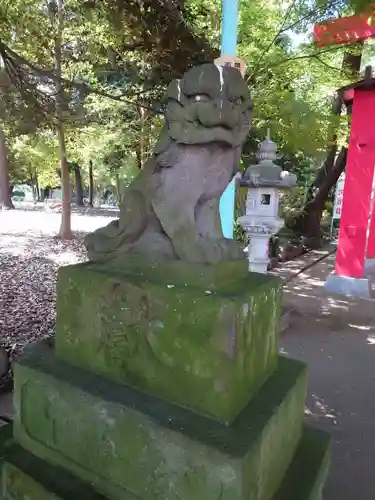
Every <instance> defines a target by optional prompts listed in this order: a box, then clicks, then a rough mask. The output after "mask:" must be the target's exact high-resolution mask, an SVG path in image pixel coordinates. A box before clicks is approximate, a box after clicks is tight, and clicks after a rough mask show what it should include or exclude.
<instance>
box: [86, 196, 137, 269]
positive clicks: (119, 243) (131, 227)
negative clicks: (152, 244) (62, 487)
mask: <svg viewBox="0 0 375 500" xmlns="http://www.w3.org/2000/svg"><path fill="white" fill-rule="evenodd" d="M146 227H147V214H146V206H145V200H144V198H143V196H142V194H141V193H139V192H138V191H129V192H128V193H126V195H125V197H124V199H123V201H122V203H121V208H120V218H119V219H117V220H115V221H112V222H111V223H110V224H108V226H105V227H102V228H99V229H97V230H96V231H94V232H93V233H90V234H88V235H87V236H86V238H85V240H84V244H85V246H86V249H87V255H88V257H89V259H90V260H91V261H96V262H97V261H101V262H103V261H106V260H109V259H111V258H112V256H113V255H114V254H115V253H118V252H119V250H120V248H121V247H123V246H130V245H131V244H132V243H134V242H136V241H137V240H138V238H139V237H140V236H141V234H142V233H143V232H144V231H145V229H146Z"/></svg>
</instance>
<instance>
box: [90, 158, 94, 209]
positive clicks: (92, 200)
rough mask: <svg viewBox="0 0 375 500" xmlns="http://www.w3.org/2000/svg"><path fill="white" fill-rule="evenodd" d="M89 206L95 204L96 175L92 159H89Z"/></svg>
mask: <svg viewBox="0 0 375 500" xmlns="http://www.w3.org/2000/svg"><path fill="white" fill-rule="evenodd" d="M89 206H90V207H93V206H94V175H93V168H92V161H91V160H90V161H89Z"/></svg>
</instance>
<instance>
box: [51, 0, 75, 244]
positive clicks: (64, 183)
mask: <svg viewBox="0 0 375 500" xmlns="http://www.w3.org/2000/svg"><path fill="white" fill-rule="evenodd" d="M55 5H56V7H57V23H58V24H57V33H56V37H55V67H56V77H57V79H56V132H57V139H58V142H59V150H60V169H61V189H62V214H61V225H60V231H59V236H60V238H61V239H64V240H69V239H72V238H73V234H72V227H71V206H70V176H69V166H68V160H67V157H66V147H65V134H64V125H63V120H62V106H63V88H62V82H61V76H62V71H61V44H62V33H63V29H64V5H63V0H56V4H55Z"/></svg>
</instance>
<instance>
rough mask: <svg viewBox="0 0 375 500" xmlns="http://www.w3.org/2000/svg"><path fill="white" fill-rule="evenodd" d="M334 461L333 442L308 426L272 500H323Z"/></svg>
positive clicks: (326, 435) (322, 433)
mask: <svg viewBox="0 0 375 500" xmlns="http://www.w3.org/2000/svg"><path fill="white" fill-rule="evenodd" d="M330 461H331V439H330V437H329V435H328V434H326V433H325V432H322V431H320V430H317V429H314V428H311V427H307V426H305V427H304V429H303V433H302V437H301V441H300V443H299V446H298V449H297V452H296V454H295V455H294V458H293V462H292V463H291V465H290V467H289V470H288V472H287V474H286V475H285V478H284V480H283V482H282V484H281V486H280V488H279V491H278V492H277V494H276V495H275V498H274V499H273V500H322V499H323V487H324V483H325V480H326V477H327V474H328V469H329V465H330Z"/></svg>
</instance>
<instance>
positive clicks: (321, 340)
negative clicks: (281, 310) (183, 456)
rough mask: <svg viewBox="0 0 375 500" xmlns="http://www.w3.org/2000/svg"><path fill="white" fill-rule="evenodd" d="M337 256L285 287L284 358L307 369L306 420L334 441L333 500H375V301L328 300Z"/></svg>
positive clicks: (330, 495) (330, 481) (329, 488)
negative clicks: (287, 321)
mask: <svg viewBox="0 0 375 500" xmlns="http://www.w3.org/2000/svg"><path fill="white" fill-rule="evenodd" d="M333 265H334V255H333V256H331V257H329V258H327V259H326V260H325V261H323V262H321V263H320V264H319V265H318V266H316V267H315V268H314V269H313V270H312V272H310V271H306V273H302V274H301V275H299V276H298V278H296V279H295V280H293V281H292V282H290V283H289V284H288V285H287V286H286V287H285V293H284V297H285V303H286V304H288V307H290V308H291V309H292V312H291V327H290V328H289V330H287V331H286V332H285V333H284V335H283V336H282V341H281V345H282V348H281V352H282V353H284V354H285V355H287V356H290V357H292V358H296V359H301V360H302V361H304V362H306V363H307V364H308V369H309V392H308V398H307V402H306V417H307V419H308V420H309V421H310V422H311V423H312V424H313V425H315V426H317V427H320V428H321V429H324V430H327V431H328V432H329V433H330V434H331V436H332V439H333V455H332V467H331V472H330V475H329V478H328V482H327V487H326V497H325V498H326V500H336V499H337V500H338V499H340V500H354V499H358V500H373V499H374V498H375V475H374V474H373V458H374V456H375V452H374V449H375V448H374V444H373V443H374V442H375V425H374V414H375V301H373V300H363V299H362V300H359V299H354V298H348V297H343V296H339V295H338V296H327V294H326V293H325V291H324V282H325V279H326V277H327V276H328V274H329V273H330V272H331V270H332V268H333Z"/></svg>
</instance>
